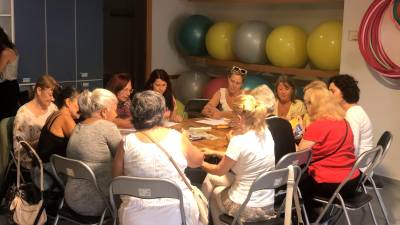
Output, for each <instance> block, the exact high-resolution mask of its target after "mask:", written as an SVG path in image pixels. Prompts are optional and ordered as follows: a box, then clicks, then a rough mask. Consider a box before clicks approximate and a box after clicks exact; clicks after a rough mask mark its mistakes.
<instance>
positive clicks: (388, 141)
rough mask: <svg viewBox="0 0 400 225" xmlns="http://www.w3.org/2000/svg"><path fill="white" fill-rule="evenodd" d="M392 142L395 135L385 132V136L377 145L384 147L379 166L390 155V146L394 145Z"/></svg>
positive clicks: (382, 136)
mask: <svg viewBox="0 0 400 225" xmlns="http://www.w3.org/2000/svg"><path fill="white" fill-rule="evenodd" d="M392 140H393V135H392V133H391V132H390V131H385V132H383V134H382V135H381V137H380V138H379V140H378V143H377V144H376V145H380V146H382V156H381V158H380V159H379V163H378V164H380V163H381V162H382V160H383V159H384V158H385V156H386V154H387V153H388V150H389V148H390V145H391V144H392Z"/></svg>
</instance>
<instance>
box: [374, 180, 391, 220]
mask: <svg viewBox="0 0 400 225" xmlns="http://www.w3.org/2000/svg"><path fill="white" fill-rule="evenodd" d="M370 182H371V184H372V187H373V189H374V192H375V195H376V197H377V198H378V202H379V205H380V206H381V210H382V212H383V215H384V217H385V220H386V224H388V225H390V224H391V223H390V221H389V216H388V213H387V211H386V207H385V204H384V203H383V199H382V196H381V194H380V193H379V190H378V189H377V188H376V184H375V181H374V180H372V179H371V180H370Z"/></svg>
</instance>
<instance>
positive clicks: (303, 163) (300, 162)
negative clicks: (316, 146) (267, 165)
mask: <svg viewBox="0 0 400 225" xmlns="http://www.w3.org/2000/svg"><path fill="white" fill-rule="evenodd" d="M311 151H312V149H311V148H310V149H307V150H304V151H297V152H291V153H288V154H286V155H284V156H283V157H282V158H281V159H280V160H279V161H278V163H277V164H276V166H275V169H283V168H287V167H288V166H289V165H293V166H299V167H301V173H300V175H299V177H298V178H299V180H300V178H301V176H302V175H303V174H304V173H305V172H306V171H307V168H308V166H309V165H310V162H311V156H312V152H311ZM297 182H299V181H297ZM280 193H282V191H280ZM280 193H278V194H280ZM283 193H285V192H283ZM297 193H298V195H299V198H300V199H302V195H301V192H300V189H299V188H298V187H297ZM300 205H301V209H302V211H303V215H304V220H305V224H306V225H308V224H310V222H309V220H308V216H307V212H306V208H305V206H304V204H303V203H302V202H301V203H300Z"/></svg>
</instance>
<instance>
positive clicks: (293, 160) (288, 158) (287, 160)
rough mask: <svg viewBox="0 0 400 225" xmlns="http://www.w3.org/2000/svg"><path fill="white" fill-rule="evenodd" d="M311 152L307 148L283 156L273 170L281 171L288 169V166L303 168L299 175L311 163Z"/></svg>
mask: <svg viewBox="0 0 400 225" xmlns="http://www.w3.org/2000/svg"><path fill="white" fill-rule="evenodd" d="M311 150H312V149H311V148H309V149H307V150H304V151H296V152H291V153H288V154H286V155H284V156H283V157H282V158H281V159H280V160H279V161H278V163H277V164H276V166H275V169H283V168H286V167H288V166H289V165H293V166H303V167H302V169H301V173H304V172H305V171H306V170H307V168H308V165H310V162H311V155H312V152H311Z"/></svg>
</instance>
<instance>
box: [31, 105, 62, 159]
mask: <svg viewBox="0 0 400 225" xmlns="http://www.w3.org/2000/svg"><path fill="white" fill-rule="evenodd" d="M60 115H61V113H60V112H58V111H57V112H54V113H53V114H51V115H50V116H49V118H48V119H47V121H46V124H45V125H44V126H43V128H42V132H41V133H40V138H39V143H38V151H39V157H40V159H41V160H42V161H43V162H45V163H46V162H49V160H50V156H51V155H52V154H57V155H61V156H66V150H67V144H68V138H66V137H58V136H56V135H54V134H53V133H51V132H50V129H51V126H53V123H54V121H55V120H56V119H57V118H58V117H59V116H60Z"/></svg>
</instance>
